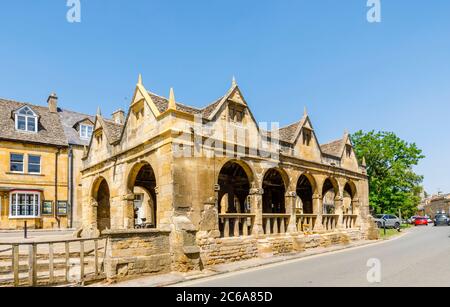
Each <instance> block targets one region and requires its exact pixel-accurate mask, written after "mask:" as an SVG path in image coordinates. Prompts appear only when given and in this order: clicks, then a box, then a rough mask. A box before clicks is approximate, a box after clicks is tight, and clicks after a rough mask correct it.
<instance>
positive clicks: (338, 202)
mask: <svg viewBox="0 0 450 307" xmlns="http://www.w3.org/2000/svg"><path fill="white" fill-rule="evenodd" d="M334 205H335V208H336V213H335V214H338V215H339V217H338V220H337V227H336V228H337V229H343V228H344V225H343V222H344V199H343V198H342V196H337V197H336V198H335V199H334Z"/></svg>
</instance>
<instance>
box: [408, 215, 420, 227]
mask: <svg viewBox="0 0 450 307" xmlns="http://www.w3.org/2000/svg"><path fill="white" fill-rule="evenodd" d="M416 218H418V216H412V217H410V218H409V219H408V224H411V225H414V222H415V221H416Z"/></svg>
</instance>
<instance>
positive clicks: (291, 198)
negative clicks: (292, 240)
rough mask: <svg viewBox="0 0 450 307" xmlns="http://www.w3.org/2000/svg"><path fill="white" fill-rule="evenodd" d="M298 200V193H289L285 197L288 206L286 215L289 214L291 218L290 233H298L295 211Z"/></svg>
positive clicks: (288, 229)
mask: <svg viewBox="0 0 450 307" xmlns="http://www.w3.org/2000/svg"><path fill="white" fill-rule="evenodd" d="M296 200H297V193H296V192H287V193H286V197H285V205H286V214H289V215H290V216H291V217H290V219H289V225H288V227H287V232H288V233H297V232H298V230H297V214H296V212H295V211H296V210H295V202H296Z"/></svg>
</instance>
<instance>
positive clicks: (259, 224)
mask: <svg viewBox="0 0 450 307" xmlns="http://www.w3.org/2000/svg"><path fill="white" fill-rule="evenodd" d="M263 195H264V190H263V189H251V190H250V212H251V213H252V214H254V215H255V221H254V222H253V229H252V235H253V236H256V237H257V236H260V235H263V234H264V228H263V218H262V214H263V209H262V202H263Z"/></svg>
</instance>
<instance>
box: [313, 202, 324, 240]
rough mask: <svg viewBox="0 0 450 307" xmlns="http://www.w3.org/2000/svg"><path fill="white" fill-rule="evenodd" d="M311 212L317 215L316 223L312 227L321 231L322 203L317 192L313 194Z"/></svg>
mask: <svg viewBox="0 0 450 307" xmlns="http://www.w3.org/2000/svg"><path fill="white" fill-rule="evenodd" d="M313 212H314V214H316V215H317V220H316V225H315V227H314V231H319V232H320V231H322V230H323V225H322V214H323V205H322V196H321V195H319V194H314V195H313Z"/></svg>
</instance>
